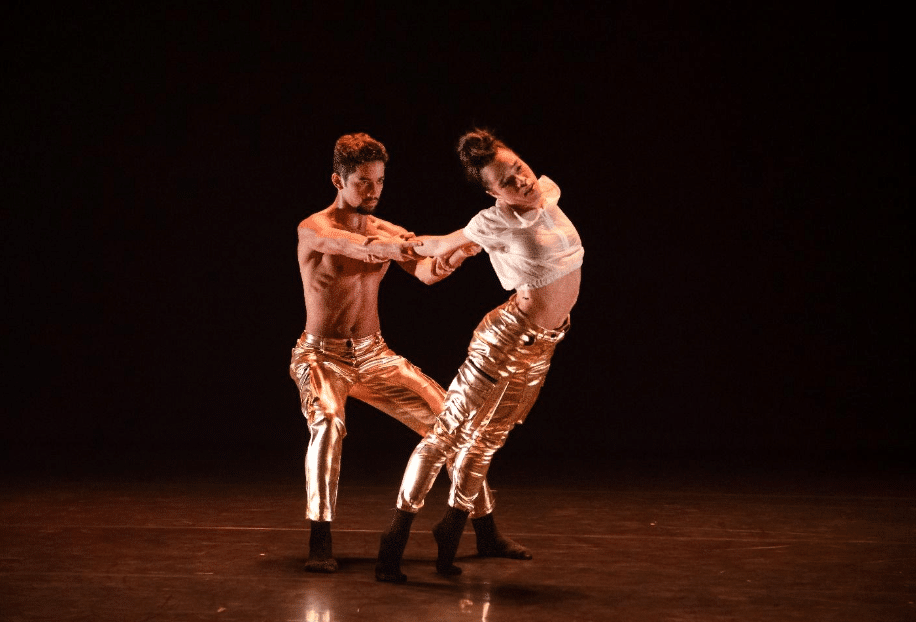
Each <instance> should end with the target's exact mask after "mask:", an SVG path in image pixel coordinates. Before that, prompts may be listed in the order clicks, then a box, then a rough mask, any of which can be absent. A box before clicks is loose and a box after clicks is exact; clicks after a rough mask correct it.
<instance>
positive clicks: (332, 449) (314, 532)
mask: <svg viewBox="0 0 916 622" xmlns="http://www.w3.org/2000/svg"><path fill="white" fill-rule="evenodd" d="M335 369H336V367H335ZM291 371H292V372H293V377H294V379H295V380H296V381H297V384H298V385H299V393H300V398H301V401H302V411H303V414H304V415H305V417H306V418H307V420H308V422H309V434H310V439H309V445H308V450H307V452H306V457H305V480H306V518H307V519H308V520H309V521H310V525H311V532H310V535H309V557H308V561H307V562H306V564H305V569H306V570H307V571H309V572H335V571H336V570H337V561H336V560H335V559H334V556H333V546H332V539H331V521H332V520H333V518H334V509H335V507H336V505H337V485H338V479H339V477H340V460H341V452H342V450H343V439H344V437H345V436H346V434H347V432H346V426H345V423H344V409H343V406H344V404H345V402H346V399H347V391H348V390H349V383H348V381H347V379H345V378H343V377H341V376H340V375H339V374H336V373H335V372H334V371H333V370H330V369H328V368H326V367H325V366H324V365H322V363H321V362H320V354H319V353H317V352H314V351H311V352H302V353H301V354H299V356H298V358H297V357H296V352H295V351H294V364H293V365H292V366H291Z"/></svg>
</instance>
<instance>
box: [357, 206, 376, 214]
mask: <svg viewBox="0 0 916 622" xmlns="http://www.w3.org/2000/svg"><path fill="white" fill-rule="evenodd" d="M374 211H375V205H360V206H359V207H357V208H356V213H357V214H363V215H365V216H368V215H370V214H372V213H373V212H374Z"/></svg>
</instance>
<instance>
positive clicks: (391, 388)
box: [289, 333, 495, 521]
mask: <svg viewBox="0 0 916 622" xmlns="http://www.w3.org/2000/svg"><path fill="white" fill-rule="evenodd" d="M289 370H290V376H291V377H292V379H293V380H295V381H296V384H297V385H298V386H299V397H300V400H301V405H302V414H303V415H304V416H305V417H306V419H307V420H308V424H309V432H310V435H311V439H310V440H309V446H308V451H307V453H306V457H305V479H306V499H307V501H306V517H307V518H308V519H309V520H314V521H330V520H333V518H334V509H335V507H336V505H337V484H338V479H339V477H340V459H341V452H342V450H343V439H344V437H345V436H346V435H347V429H346V419H345V415H344V404H345V403H346V401H347V397H355V398H356V399H358V400H361V401H363V402H365V403H367V404H369V405H371V406H374V407H375V408H378V409H379V410H381V411H382V412H384V413H385V414H387V415H390V416H392V417H394V418H395V419H397V420H398V421H400V422H401V423H403V424H404V425H406V426H407V427H409V428H410V429H411V430H413V431H414V432H416V433H418V434H421V435H422V434H426V433H427V432H429V430H430V429H431V428H432V425H433V423H434V422H435V419H436V415H437V414H439V413H440V412H441V411H442V401H443V398H444V397H445V391H444V390H443V389H442V387H440V386H439V385H438V384H437V383H436V381H435V380H433V379H432V378H430V377H429V376H427V375H426V374H424V373H423V372H422V371H420V369H419V368H418V367H416V366H415V365H413V364H412V363H411V362H410V361H408V360H407V359H405V358H404V357H402V356H399V355H397V354H395V353H394V352H392V351H391V350H390V349H389V348H388V346H387V344H386V343H385V340H384V339H383V338H382V335H381V333H376V334H374V335H369V336H368V337H362V338H359V339H326V338H323V337H317V336H315V335H310V334H308V333H303V334H302V336H301V337H300V338H299V341H298V342H297V343H296V346H295V347H294V348H293V352H292V360H291V362H290V367H289ZM480 496H481V498H480V500H479V502H477V503H475V506H474V510H473V512H472V514H473V515H474V516H475V517H476V516H484V515H486V514H489V513H490V512H492V511H493V506H494V505H495V501H494V500H493V496H492V493H491V491H490V489H489V487H487V486H486V485H484V492H483V493H482V494H481V495H480Z"/></svg>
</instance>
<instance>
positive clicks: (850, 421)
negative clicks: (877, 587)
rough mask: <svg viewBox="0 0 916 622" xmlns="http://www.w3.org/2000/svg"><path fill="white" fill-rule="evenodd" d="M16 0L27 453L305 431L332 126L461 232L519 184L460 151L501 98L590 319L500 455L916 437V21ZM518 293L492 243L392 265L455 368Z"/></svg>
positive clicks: (802, 451) (390, 291)
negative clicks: (488, 183) (509, 288)
mask: <svg viewBox="0 0 916 622" xmlns="http://www.w3.org/2000/svg"><path fill="white" fill-rule="evenodd" d="M751 7H754V8H751ZM12 11H13V14H12V19H11V20H10V21H9V22H8V24H9V25H12V26H13V28H14V29H15V30H16V32H15V34H14V35H13V36H12V37H11V38H10V39H8V41H9V42H11V43H12V45H10V46H8V47H9V49H10V51H9V52H8V54H7V62H6V63H5V64H6V66H7V70H8V74H7V79H5V80H4V82H5V87H4V90H5V95H4V99H5V100H6V103H7V104H8V105H11V108H10V113H9V114H7V115H5V123H4V125H6V126H7V130H8V131H10V132H11V138H10V139H9V140H8V141H7V142H6V147H5V148H4V149H3V152H4V166H3V168H4V169H5V170H4V173H5V175H4V176H8V177H9V178H10V181H11V183H10V184H5V185H6V188H5V190H4V201H3V202H4V204H5V207H4V217H3V221H4V226H3V241H4V242H3V254H4V268H5V272H6V275H7V276H6V279H5V280H6V286H5V290H6V294H5V296H4V298H5V301H4V312H5V315H6V316H7V319H6V330H5V338H4V342H5V345H4V358H5V359H6V361H5V364H6V366H7V370H6V372H5V374H4V385H5V390H4V393H5V396H6V397H5V398H4V417H3V433H2V438H3V439H4V443H5V444H6V445H7V451H10V450H12V451H13V452H14V453H16V454H17V455H21V454H23V453H24V454H27V455H31V456H32V458H33V459H34V460H36V461H39V462H40V461H43V460H45V459H50V457H51V456H52V455H56V454H57V452H65V453H66V454H67V455H73V454H74V453H75V454H76V455H78V456H84V457H86V458H87V459H89V458H92V459H95V460H102V461H110V462H112V463H114V464H117V463H118V461H119V460H122V459H123V460H128V459H130V458H131V457H132V456H136V455H138V453H142V452H144V451H145V450H148V449H149V450H153V451H154V452H161V453H159V454H158V455H160V456H169V457H174V456H182V455H195V454H205V453H213V454H219V453H225V454H227V455H233V456H238V457H239V459H242V458H243V457H244V456H245V455H247V454H246V453H245V452H246V451H250V452H251V455H254V454H255V453H256V452H262V451H263V450H266V451H267V452H277V453H278V454H282V455H289V456H293V457H294V458H295V459H296V460H298V456H299V454H300V453H301V447H302V445H303V443H304V441H305V439H307V434H308V433H307V429H306V426H305V423H304V421H303V420H302V417H301V415H300V414H299V406H298V395H297V392H296V389H295V386H294V384H293V382H292V381H291V380H290V379H289V377H288V375H287V373H288V372H287V365H288V360H289V352H290V348H291V347H292V345H293V343H294V341H295V339H296V338H297V336H298V335H299V333H300V332H301V330H302V326H303V320H304V310H303V304H302V294H301V285H300V283H299V275H298V271H297V266H296V257H295V246H296V225H297V223H298V222H299V221H300V220H301V219H302V218H304V217H305V216H306V215H308V214H309V213H311V212H313V211H316V210H318V209H321V208H324V207H326V206H327V205H329V204H330V203H331V201H332V200H333V198H334V191H333V190H334V189H333V187H332V186H331V184H330V180H329V177H330V173H331V171H330V159H331V150H332V147H333V143H334V140H335V139H336V138H337V137H338V136H339V135H340V134H343V133H348V132H354V131H366V132H369V133H370V134H372V135H373V136H375V137H376V138H378V139H380V140H382V141H383V142H384V143H385V144H386V146H387V147H388V150H389V153H390V155H391V161H390V163H389V166H388V170H387V182H388V183H387V184H386V189H385V192H384V195H383V197H382V201H381V204H380V207H379V212H378V215H379V216H381V217H383V218H386V219H390V220H392V221H394V222H397V223H399V224H402V225H404V226H406V227H408V228H410V229H412V230H414V231H416V232H418V233H444V232H448V231H451V230H454V229H455V228H458V227H460V226H462V225H463V224H464V223H466V222H467V220H468V219H469V218H470V216H471V215H472V214H473V213H475V212H476V211H477V210H479V209H482V208H484V207H486V206H487V205H488V202H487V200H486V197H485V195H483V194H482V193H481V192H480V191H478V190H477V189H475V188H473V187H471V186H469V185H468V184H467V183H465V182H464V180H463V179H462V177H461V171H460V170H459V166H458V163H457V158H456V157H455V155H454V149H453V146H454V143H455V141H456V139H457V138H458V136H459V135H460V134H461V133H462V132H463V131H465V130H467V129H470V128H471V127H472V126H474V125H482V126H487V127H491V128H493V129H495V130H496V131H497V132H498V133H499V134H500V135H501V136H502V137H503V138H504V139H505V140H506V142H508V143H509V145H510V146H512V147H513V148H514V149H515V150H516V151H518V152H519V153H520V154H521V155H522V156H523V157H524V158H525V159H526V160H527V161H528V162H529V163H530V164H531V165H532V167H533V168H534V170H535V171H536V172H537V173H539V174H542V173H543V174H547V175H549V176H550V177H552V178H553V179H554V180H555V181H557V182H558V183H559V185H560V186H561V188H562V189H563V199H562V200H561V206H562V207H563V209H564V210H565V211H566V213H567V214H568V215H569V216H570V217H571V218H572V220H573V221H574V222H575V223H576V225H577V227H578V228H579V230H580V232H581V234H582V237H583V240H584V244H585V248H586V256H585V266H584V281H583V291H582V295H581V298H580V302H579V305H578V306H577V308H576V309H575V311H574V315H573V331H572V332H571V334H570V335H569V338H568V339H567V340H566V341H565V342H564V343H563V344H562V346H561V348H560V350H559V351H558V354H557V356H556V358H555V362H554V367H553V369H552V371H551V375H550V376H549V378H548V381H547V385H546V388H545V390H544V392H543V393H542V396H541V398H540V400H539V403H538V404H537V406H536V407H535V409H534V411H533V412H532V414H531V416H530V418H529V421H528V422H527V423H526V424H525V425H524V426H523V427H522V428H520V429H518V430H516V431H515V432H513V437H512V440H510V442H509V443H508V445H507V446H506V448H505V450H504V451H503V452H502V453H501V456H502V457H501V458H500V460H507V461H511V460H527V459H529V458H536V459H537V460H539V461H541V464H542V468H544V469H550V468H553V466H552V465H553V464H554V463H553V462H551V460H553V459H554V458H556V457H557V456H561V457H565V458H566V459H568V460H569V461H570V462H579V463H584V464H587V463H590V462H597V461H600V460H603V459H604V457H606V456H615V455H637V456H648V457H652V456H659V457H660V456H669V455H688V456H696V457H698V458H699V459H702V457H703V456H706V455H731V456H736V457H741V458H742V459H743V458H744V457H748V456H757V457H761V458H763V459H765V460H772V461H774V462H775V461H777V460H781V459H783V458H784V457H786V456H790V457H792V456H794V457H805V458H819V457H826V456H830V455H843V456H861V457H878V458H880V459H891V458H892V457H898V458H899V457H901V456H903V457H906V456H908V455H909V452H912V451H913V449H914V448H916V439H914V430H913V424H912V416H911V415H910V414H907V413H909V412H910V410H911V409H912V406H913V390H912V370H911V368H910V363H911V352H912V328H911V325H912V320H911V318H912V317H913V304H912V302H911V301H910V299H909V294H911V291H910V290H911V289H912V283H913V280H912V276H913V273H912V267H911V266H912V246H911V231H912V229H911V225H910V224H909V223H908V221H906V220H905V218H904V217H905V211H907V209H908V208H909V199H910V181H911V179H910V174H911V170H910V160H909V151H910V149H909V140H908V136H909V134H910V131H911V129H912V113H911V110H912V108H911V107H910V106H908V105H906V103H905V102H904V99H903V92H904V88H905V85H906V83H907V82H908V80H907V79H905V75H906V74H905V73H904V71H903V70H904V60H903V56H902V50H903V48H904V41H903V39H902V36H901V34H900V33H899V31H898V30H897V29H896V28H895V24H896V23H897V21H898V19H899V16H895V15H892V14H889V13H887V12H883V11H879V10H877V9H874V8H870V7H860V8H851V9H843V10H841V9H838V8H836V7H831V6H823V7H821V8H819V9H804V8H799V6H793V7H791V8H789V7H788V6H786V7H775V8H773V7H770V8H764V7H757V6H756V3H727V4H722V5H719V6H717V7H715V8H714V7H712V6H708V5H705V3H704V6H703V7H699V8H698V7H696V6H689V7H688V6H684V5H682V4H680V3H661V4H654V3H653V4H652V5H646V4H642V3H617V2H608V3H602V4H601V5H600V8H599V6H589V5H587V4H581V3H577V4H575V5H570V6H569V7H567V8H565V9H563V10H541V9H537V8H535V7H521V8H516V9H514V10H511V11H509V10H503V9H498V8H497V7H496V6H495V5H493V6H489V7H487V8H485V9H484V11H483V12H475V11H473V10H471V9H470V8H467V9H462V10H450V9H446V8H444V7H438V8H425V9H423V10H422V11H417V12H415V13H409V14H408V13H405V12H397V11H394V10H393V9H386V8H366V7H355V6H347V5H333V4H325V5H323V6H322V7H318V8H316V7H313V8H311V9H305V8H299V9H295V10H288V11H286V10H268V9H263V8H248V9H244V10H231V9H229V8H225V7H223V6H221V5H215V4H214V5H208V6H207V7H206V8H203V7H197V8H188V7H173V8H163V7H158V6H157V7H155V8H148V9H146V10H142V9H127V8H121V7H105V6H104V5H94V6H83V7H80V8H73V7H71V8H60V9H58V10H55V11H50V10H44V9H38V8H29V9H25V8H22V7H20V8H19V9H13V10H12ZM17 11H18V12H17ZM505 297H506V293H505V292H503V291H502V290H501V289H500V288H499V286H498V283H497V280H496V278H495V276H494V275H493V273H492V270H491V268H490V266H489V262H488V261H487V259H486V258H485V257H479V258H477V259H476V260H474V261H471V262H469V263H468V264H466V266H465V267H464V268H462V269H461V270H460V271H459V272H458V273H456V274H455V275H454V277H453V278H451V279H449V280H448V281H446V282H444V283H442V284H440V285H437V286H435V287H432V288H428V287H426V286H424V285H422V284H421V283H419V282H417V281H414V280H412V279H411V278H410V277H408V276H407V275H406V274H404V273H403V272H401V271H399V270H397V269H396V268H393V269H392V270H391V271H390V272H389V276H388V277H387V279H386V284H385V286H384V287H383V294H382V301H381V305H382V320H383V330H384V332H385V335H386V337H387V339H388V341H389V343H390V345H391V346H392V347H393V348H395V349H396V350H397V351H399V352H401V353H402V354H404V355H406V356H408V357H409V358H410V359H412V360H413V361H414V362H416V363H417V364H418V365H420V366H421V367H422V368H423V369H424V370H425V371H427V373H429V374H430V375H432V376H433V377H434V378H436V379H437V380H439V381H440V382H441V383H443V384H445V383H448V381H449V380H450V379H451V376H452V374H453V373H454V371H455V370H456V368H457V366H458V364H459V363H460V362H461V360H462V358H463V351H464V348H465V346H466V344H467V341H468V339H469V337H470V334H471V330H472V329H473V327H474V325H475V324H476V322H477V321H478V320H479V318H480V317H481V316H482V315H483V313H485V312H486V311H487V310H489V309H490V308H492V307H494V306H495V305H496V304H498V303H499V302H501V301H502V300H503V299H504V298H505ZM348 417H349V437H348V439H347V450H346V452H347V453H346V454H345V455H346V457H345V463H347V462H351V461H352V462H359V460H360V456H364V457H366V460H367V461H369V460H370V458H371V456H372V455H373V453H372V452H374V451H377V449H376V447H377V445H378V444H379V443H380V442H381V443H384V444H386V446H390V447H396V448H397V450H396V451H395V452H392V453H393V454H394V455H395V456H396V457H392V458H391V460H392V461H394V462H401V463H402V461H403V460H406V455H407V454H406V452H409V450H410V448H411V447H412V446H413V444H414V443H415V441H416V439H415V438H413V437H412V436H411V433H410V432H409V431H407V430H406V429H404V428H402V427H400V426H399V425H398V424H396V423H395V422H393V421H391V420H389V419H387V418H386V417H384V416H382V415H379V414H377V413H375V412H374V411H372V410H371V409H368V408H363V407H361V406H360V405H357V404H353V405H351V408H350V409H349V412H348ZM8 455H9V454H8ZM258 455H262V454H260V453H259V454H258ZM169 459H171V458H169ZM894 459H896V458H894Z"/></svg>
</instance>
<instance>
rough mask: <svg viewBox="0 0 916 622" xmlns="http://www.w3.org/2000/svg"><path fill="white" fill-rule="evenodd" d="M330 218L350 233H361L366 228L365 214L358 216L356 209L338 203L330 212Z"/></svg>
mask: <svg viewBox="0 0 916 622" xmlns="http://www.w3.org/2000/svg"><path fill="white" fill-rule="evenodd" d="M331 218H333V219H334V221H335V222H337V223H338V224H340V225H342V226H343V227H344V228H345V229H348V230H350V231H356V232H359V231H362V230H363V229H365V228H366V214H360V213H359V212H357V211H356V208H354V207H350V206H349V205H346V204H343V203H341V202H338V203H337V205H335V206H334V209H333V210H332V211H331Z"/></svg>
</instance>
